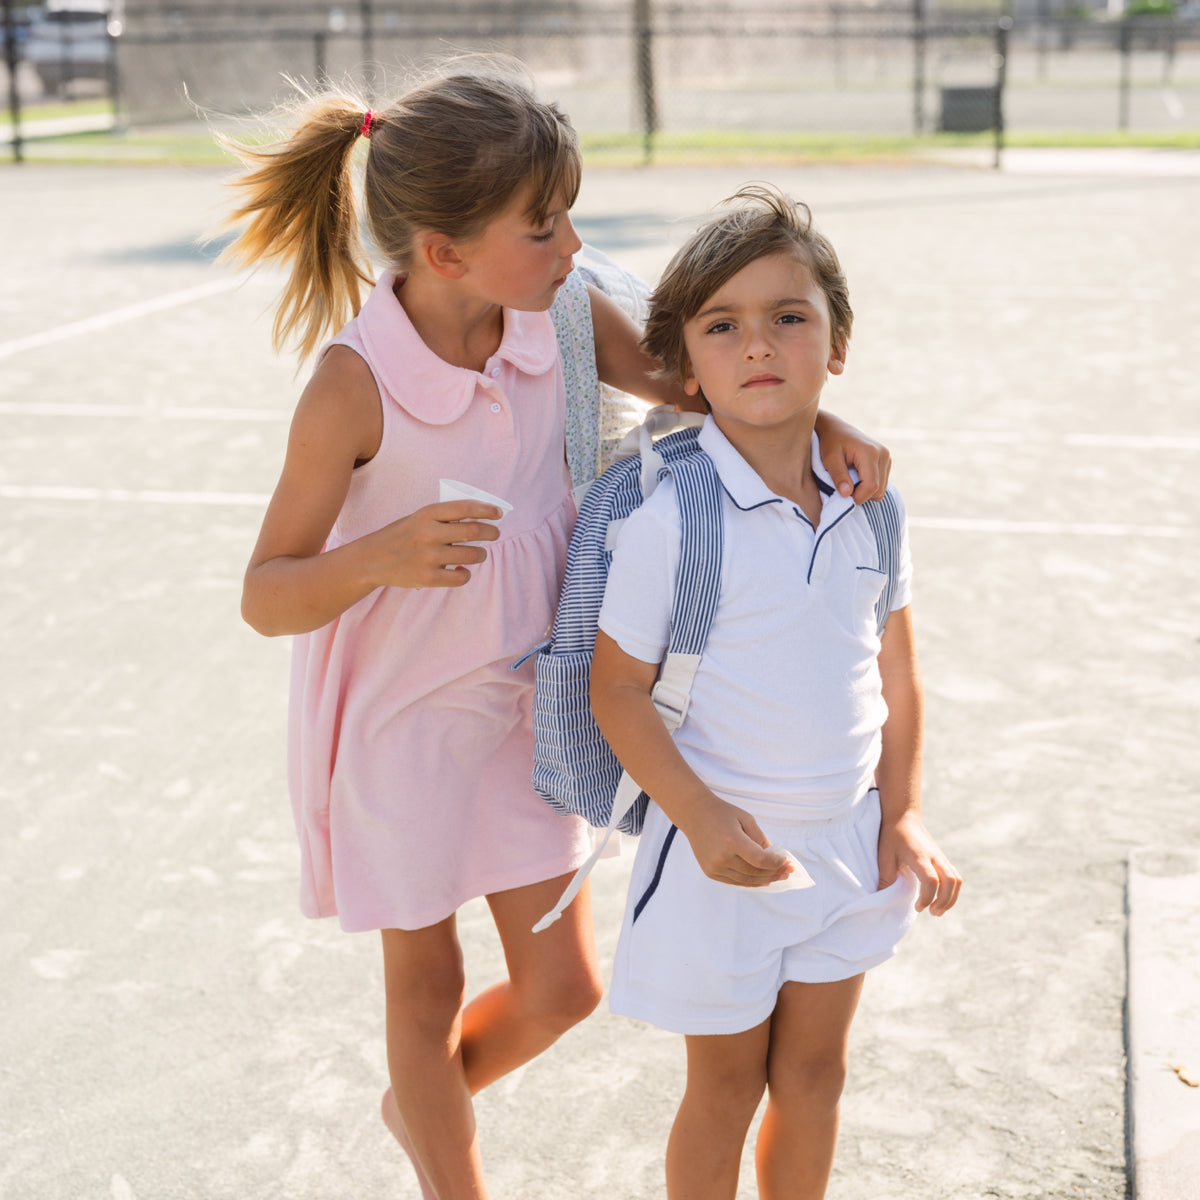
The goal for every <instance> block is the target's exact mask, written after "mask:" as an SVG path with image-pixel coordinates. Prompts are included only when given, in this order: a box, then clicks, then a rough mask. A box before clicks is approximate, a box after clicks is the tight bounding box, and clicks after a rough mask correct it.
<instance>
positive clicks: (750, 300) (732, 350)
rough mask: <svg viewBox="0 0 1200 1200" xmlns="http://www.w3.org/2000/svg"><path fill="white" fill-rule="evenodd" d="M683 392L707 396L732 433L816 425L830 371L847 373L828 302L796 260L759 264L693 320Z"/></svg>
mask: <svg viewBox="0 0 1200 1200" xmlns="http://www.w3.org/2000/svg"><path fill="white" fill-rule="evenodd" d="M683 340H684V345H685V346H686V348H687V355H688V370H687V376H686V379H685V382H684V390H685V391H687V392H688V394H689V395H693V396H694V395H696V394H698V393H699V392H701V391H702V392H703V393H704V397H705V399H706V400H707V401H708V403H709V405H710V406H711V407H712V411H713V417H714V419H715V420H716V422H717V424H718V425H719V426H720V427H721V429H722V431H724V432H725V433H726V434H727V435H728V434H729V433H730V432H731V431H732V430H733V429H735V428H736V427H737V426H738V425H742V426H755V427H759V428H767V427H773V426H777V425H780V424H783V423H786V422H788V421H792V420H803V421H809V420H815V419H816V412H817V405H818V403H819V401H820V398H821V389H822V388H823V387H824V385H825V377H826V374H827V373H828V372H833V373H834V374H835V375H836V374H840V373H841V371H842V368H843V361H842V360H843V355H842V353H841V352H840V351H838V350H837V349H835V347H834V345H833V338H832V332H831V325H830V319H829V302H828V301H827V300H826V298H825V293H824V292H823V291H822V290H821V288H820V286H819V285H818V284H817V282H816V280H815V279H814V278H813V275H812V272H811V271H810V269H809V267H808V264H807V263H805V262H804V261H803V260H802V259H800V258H798V257H797V256H796V255H794V254H788V253H780V254H772V255H768V256H767V257H765V258H759V259H755V261H754V262H752V263H750V264H749V266H746V267H743V268H742V270H740V271H739V272H738V273H737V274H736V275H734V276H733V278H732V279H730V280H728V281H727V282H726V283H725V284H724V285H723V286H722V287H720V288H718V289H717V291H716V292H715V293H714V294H713V295H712V296H710V297H709V299H708V301H707V303H705V304H704V305H703V306H702V307H701V309H700V311H699V312H698V313H697V314H696V315H695V316H694V317H692V318H691V320H689V321H686V322H685V323H684V327H683Z"/></svg>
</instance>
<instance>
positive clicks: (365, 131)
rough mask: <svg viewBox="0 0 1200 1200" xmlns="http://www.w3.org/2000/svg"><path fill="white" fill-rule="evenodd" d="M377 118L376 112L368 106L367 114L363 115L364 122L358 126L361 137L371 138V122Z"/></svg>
mask: <svg viewBox="0 0 1200 1200" xmlns="http://www.w3.org/2000/svg"><path fill="white" fill-rule="evenodd" d="M374 119H375V114H374V113H373V112H372V111H371V110H370V109H369V108H368V109H367V115H366V116H365V117H363V119H362V124H361V125H360V126H359V127H358V132H359V135H360V136H361V137H365V138H369V137H370V136H371V122H372V121H373V120H374Z"/></svg>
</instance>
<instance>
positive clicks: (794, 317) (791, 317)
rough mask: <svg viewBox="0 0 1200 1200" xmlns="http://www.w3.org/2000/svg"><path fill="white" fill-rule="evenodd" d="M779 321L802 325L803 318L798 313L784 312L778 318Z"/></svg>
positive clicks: (786, 323)
mask: <svg viewBox="0 0 1200 1200" xmlns="http://www.w3.org/2000/svg"><path fill="white" fill-rule="evenodd" d="M779 320H780V323H781V324H785V325H802V324H803V323H804V318H803V317H802V316H801V315H800V314H799V313H784V314H783V315H782V316H781V317H780V318H779Z"/></svg>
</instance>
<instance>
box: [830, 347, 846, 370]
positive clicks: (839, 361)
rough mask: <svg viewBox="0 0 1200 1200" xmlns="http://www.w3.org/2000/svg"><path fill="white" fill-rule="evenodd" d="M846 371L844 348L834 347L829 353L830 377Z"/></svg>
mask: <svg viewBox="0 0 1200 1200" xmlns="http://www.w3.org/2000/svg"><path fill="white" fill-rule="evenodd" d="M845 369H846V347H845V346H844V345H841V346H834V348H833V349H832V350H831V351H830V352H829V365H828V370H829V373H830V375H840V374H841V373H842V372H843V371H844V370H845Z"/></svg>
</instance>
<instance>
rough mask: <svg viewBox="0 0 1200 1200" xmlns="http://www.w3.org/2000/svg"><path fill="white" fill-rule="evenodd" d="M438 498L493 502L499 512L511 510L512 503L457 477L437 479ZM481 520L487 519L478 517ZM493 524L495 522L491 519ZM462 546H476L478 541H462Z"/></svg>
mask: <svg viewBox="0 0 1200 1200" xmlns="http://www.w3.org/2000/svg"><path fill="white" fill-rule="evenodd" d="M438 499H439V500H479V501H482V503H484V504H494V505H495V506H496V507H497V508H498V509H500V511H501V514H504V513H510V512H512V505H511V504H509V502H508V501H507V500H504V499H502V498H501V497H499V496H493V495H492V493H491V492H485V491H484V490H483V488H477V487H474V486H472V485H471V484H469V483H462V482H460V481H459V480H457V479H439V480H438ZM478 519H479V520H481V521H485V520H487V518H486V517H480V518H478ZM492 524H493V525H494V524H495V522H494V521H493V522H492ZM462 545H464V546H477V545H479V543H478V542H463V543H462Z"/></svg>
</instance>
